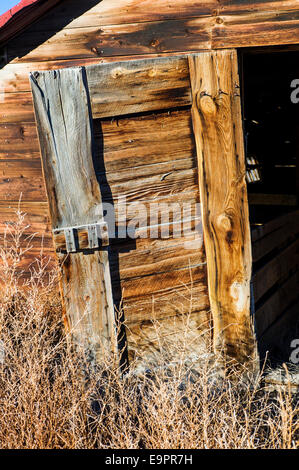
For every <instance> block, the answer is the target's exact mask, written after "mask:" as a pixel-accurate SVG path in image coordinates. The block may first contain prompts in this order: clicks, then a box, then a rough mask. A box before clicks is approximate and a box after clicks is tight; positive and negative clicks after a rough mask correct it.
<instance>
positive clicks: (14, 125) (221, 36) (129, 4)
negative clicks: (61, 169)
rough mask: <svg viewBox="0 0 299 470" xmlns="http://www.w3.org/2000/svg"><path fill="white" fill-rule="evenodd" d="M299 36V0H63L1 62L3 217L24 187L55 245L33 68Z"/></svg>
mask: <svg viewBox="0 0 299 470" xmlns="http://www.w3.org/2000/svg"><path fill="white" fill-rule="evenodd" d="M298 42H299V5H298V2H297V0H285V1H267V0H264V1H260V2H249V1H245V0H242V1H241V0H235V1H233V0H232V1H228V0H206V1H200V2H199V1H191V0H172V1H170V0H156V1H153V0H142V1H140V0H138V1H137V0H134V1H132V0H102V1H98V0H85V1H84V2H82V1H81V0H65V1H64V2H62V3H61V4H60V5H59V6H57V7H55V8H54V9H53V10H52V11H51V12H50V13H48V14H46V15H45V16H44V17H43V18H41V19H40V20H38V21H37V22H35V23H34V24H33V25H32V26H30V27H29V28H27V29H26V30H25V31H24V32H23V33H21V34H19V35H18V36H17V37H16V38H15V39H13V40H11V41H10V42H9V43H8V44H6V46H5V51H4V52H5V55H6V58H7V62H8V64H7V65H5V66H3V67H2V68H1V69H0V86H1V88H0V98H1V99H0V176H1V177H0V208H1V211H0V224H1V225H2V224H3V223H4V222H6V221H11V220H12V219H13V217H14V215H13V214H14V210H15V208H16V207H17V201H18V200H19V197H20V193H22V201H23V202H22V207H23V209H24V210H25V211H26V212H27V213H28V216H29V219H30V223H31V230H32V231H33V232H36V231H37V232H39V233H43V234H44V235H45V239H44V244H45V248H46V250H48V252H49V253H51V252H52V243H51V239H50V238H49V233H48V225H47V224H48V219H47V204H46V199H45V191H44V187H43V181H42V175H41V166H40V155H39V146H38V139H37V135H36V129H35V124H34V116H33V106H32V98H31V93H30V87H29V80H28V72H29V71H31V70H39V69H40V70H45V69H55V68H59V67H68V66H74V65H86V64H92V63H99V62H101V61H111V60H112V61H119V60H122V59H128V58H132V59H134V58H141V57H150V56H157V55H164V54H177V53H182V52H189V51H200V50H205V49H212V48H227V47H243V46H249V45H275V44H292V43H298ZM8 202H9V203H8ZM36 241H37V243H36V246H37V247H38V246H39V240H38V239H36Z"/></svg>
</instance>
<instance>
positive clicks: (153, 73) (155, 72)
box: [148, 69, 157, 77]
mask: <svg viewBox="0 0 299 470" xmlns="http://www.w3.org/2000/svg"><path fill="white" fill-rule="evenodd" d="M155 75H157V70H156V69H150V70H149V71H148V76H149V77H154V76H155Z"/></svg>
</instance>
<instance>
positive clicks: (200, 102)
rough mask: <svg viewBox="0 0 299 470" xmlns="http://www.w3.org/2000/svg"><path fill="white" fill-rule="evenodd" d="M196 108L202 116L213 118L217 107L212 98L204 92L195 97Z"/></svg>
mask: <svg viewBox="0 0 299 470" xmlns="http://www.w3.org/2000/svg"><path fill="white" fill-rule="evenodd" d="M196 101H197V106H198V108H199V109H200V110H201V112H202V113H203V114H206V115H209V116H213V115H215V114H216V113H217V107H216V104H215V101H214V100H213V97H212V96H211V95H208V94H207V93H206V92H201V93H200V94H198V95H197V100H196Z"/></svg>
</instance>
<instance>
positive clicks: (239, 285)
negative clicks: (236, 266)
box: [230, 280, 249, 313]
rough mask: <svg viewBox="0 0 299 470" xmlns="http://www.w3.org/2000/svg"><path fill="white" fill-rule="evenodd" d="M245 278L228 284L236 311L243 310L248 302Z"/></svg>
mask: <svg viewBox="0 0 299 470" xmlns="http://www.w3.org/2000/svg"><path fill="white" fill-rule="evenodd" d="M247 287H248V286H247V282H246V280H237V281H234V282H233V283H232V284H231V286H230V295H231V298H232V299H233V302H234V304H235V307H236V310H237V312H239V313H241V312H243V311H244V310H245V308H246V306H247V303H248V299H249V298H248V288H247Z"/></svg>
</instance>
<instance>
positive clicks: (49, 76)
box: [31, 68, 116, 361]
mask: <svg viewBox="0 0 299 470" xmlns="http://www.w3.org/2000/svg"><path fill="white" fill-rule="evenodd" d="M31 84H32V94H33V99H34V106H35V113H36V122H37V127H38V133H39V140H40V145H41V149H42V160H43V170H44V176H45V181H46V186H47V195H48V200H49V209H50V215H51V221H52V227H53V228H55V229H57V228H63V227H67V226H72V225H84V224H89V223H95V222H99V221H100V220H102V219H103V212H102V206H101V194H100V189H99V185H98V182H97V180H96V176H95V173H94V168H93V163H92V128H91V116H90V110H89V98H88V91H87V89H86V79H85V76H84V72H83V70H82V69H81V68H79V69H67V70H64V71H61V72H44V73H36V74H32V75H31ZM58 259H59V263H60V266H61V286H62V293H63V300H64V308H65V314H66V318H67V319H68V322H69V327H70V329H71V331H72V334H73V335H74V338H75V341H76V342H79V344H82V346H84V347H85V348H87V350H90V352H91V354H92V356H93V358H94V359H95V360H97V361H100V358H101V355H102V354H103V349H102V348H103V347H107V348H108V349H110V350H112V351H115V347H116V344H115V321H114V309H113V303H112V292H111V280H110V270H109V262H108V252H107V251H105V250H100V251H91V252H90V253H88V254H86V253H84V252H83V253H82V252H77V253H73V254H66V255H63V254H61V255H59V256H58ZM91 279H92V280H93V282H91Z"/></svg>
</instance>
